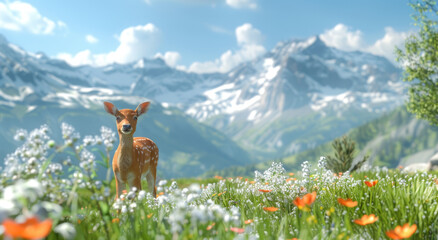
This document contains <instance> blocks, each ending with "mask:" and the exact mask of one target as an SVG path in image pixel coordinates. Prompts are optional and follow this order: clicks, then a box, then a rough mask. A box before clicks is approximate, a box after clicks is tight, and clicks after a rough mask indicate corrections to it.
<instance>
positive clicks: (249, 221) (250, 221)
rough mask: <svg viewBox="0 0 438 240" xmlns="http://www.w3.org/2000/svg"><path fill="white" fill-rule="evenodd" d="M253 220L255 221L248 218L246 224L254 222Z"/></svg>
mask: <svg viewBox="0 0 438 240" xmlns="http://www.w3.org/2000/svg"><path fill="white" fill-rule="evenodd" d="M253 222H254V220H252V219H248V220H246V221H245V224H250V223H253Z"/></svg>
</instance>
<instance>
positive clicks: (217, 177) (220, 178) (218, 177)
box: [214, 176, 224, 180]
mask: <svg viewBox="0 0 438 240" xmlns="http://www.w3.org/2000/svg"><path fill="white" fill-rule="evenodd" d="M214 178H216V179H219V180H222V179H224V178H223V177H221V176H214Z"/></svg>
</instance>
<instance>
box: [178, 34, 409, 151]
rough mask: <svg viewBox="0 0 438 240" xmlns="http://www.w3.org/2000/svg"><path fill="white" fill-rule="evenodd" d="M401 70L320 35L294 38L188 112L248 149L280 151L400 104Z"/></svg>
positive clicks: (296, 148) (238, 71)
mask: <svg viewBox="0 0 438 240" xmlns="http://www.w3.org/2000/svg"><path fill="white" fill-rule="evenodd" d="M400 73H401V70H400V69H398V68H396V67H395V66H394V65H392V64H391V63H390V62H389V61H388V60H387V59H385V58H383V57H379V56H375V55H372V54H369V53H364V52H358V51H356V52H345V51H341V50H338V49H335V48H332V47H328V46H327V45H326V44H325V43H324V42H323V41H322V40H321V39H320V38H319V37H317V36H316V37H311V38H309V39H307V40H291V41H287V42H281V43H279V44H278V45H277V46H276V47H275V48H274V49H273V50H272V51H270V52H268V53H267V54H266V55H264V56H262V57H260V58H258V59H256V60H254V61H252V62H248V63H245V64H242V65H240V66H238V67H237V68H235V69H233V70H232V71H230V72H229V73H228V74H227V76H228V79H227V81H226V82H224V83H223V84H221V85H219V86H217V87H216V88H213V89H209V90H207V91H205V92H204V93H203V96H204V97H205V98H206V100H205V101H199V102H196V103H194V104H192V105H191V106H190V107H188V108H187V110H186V112H187V113H188V114H190V115H192V116H194V117H195V118H197V119H199V120H201V121H203V122H207V123H209V124H210V125H212V126H215V127H216V128H218V129H220V130H222V131H224V132H226V133H227V134H228V135H229V136H232V137H233V138H234V139H235V140H238V141H239V142H240V143H242V144H243V145H244V146H245V147H246V148H247V149H252V150H254V151H259V150H260V149H263V151H262V152H271V153H272V154H274V156H282V154H290V153H294V152H297V151H300V150H303V149H307V148H309V147H312V146H315V145H316V144H319V143H322V142H325V141H329V140H331V139H333V138H334V137H337V136H339V135H341V134H344V133H345V132H347V131H348V130H349V129H350V128H351V127H354V126H357V125H358V124H362V123H364V122H366V121H368V120H370V119H372V118H375V117H376V116H378V115H379V114H381V113H382V112H385V111H387V110H391V109H394V108H395V107H396V106H399V105H401V104H402V103H403V101H404V98H403V92H404V89H405V84H404V83H403V82H401V81H400V79H399V78H400ZM333 118H337V120H336V121H334V120H333V121H330V122H327V121H329V120H330V119H333ZM269 156H273V155H270V154H269Z"/></svg>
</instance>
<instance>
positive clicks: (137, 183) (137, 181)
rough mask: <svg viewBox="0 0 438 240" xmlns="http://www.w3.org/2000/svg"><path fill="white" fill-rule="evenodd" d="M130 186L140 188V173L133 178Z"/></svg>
mask: <svg viewBox="0 0 438 240" xmlns="http://www.w3.org/2000/svg"><path fill="white" fill-rule="evenodd" d="M132 186H133V187H135V188H136V189H137V191H140V190H141V175H139V176H138V177H135V178H134V181H133V183H132Z"/></svg>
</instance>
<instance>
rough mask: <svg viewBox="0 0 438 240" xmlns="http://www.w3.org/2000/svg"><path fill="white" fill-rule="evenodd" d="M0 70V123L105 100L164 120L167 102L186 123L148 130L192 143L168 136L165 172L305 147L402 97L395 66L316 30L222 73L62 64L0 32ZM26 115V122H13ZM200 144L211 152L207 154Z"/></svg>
mask: <svg viewBox="0 0 438 240" xmlns="http://www.w3.org/2000/svg"><path fill="white" fill-rule="evenodd" d="M0 70H1V72H0V106H1V108H2V109H1V110H2V112H1V113H0V121H2V119H5V118H4V116H5V115H9V116H13V117H19V116H24V119H25V118H26V117H28V116H31V115H32V114H34V115H35V116H38V118H35V119H36V120H38V119H41V120H48V119H47V117H46V115H42V112H44V111H42V109H44V108H45V109H46V111H45V112H44V114H48V115H53V116H54V117H53V119H52V120H53V121H51V123H53V124H55V125H59V122H60V121H61V120H63V119H68V118H65V117H63V116H64V115H65V114H66V115H67V116H71V115H77V114H84V115H86V116H87V117H92V114H95V112H96V111H101V109H100V105H101V102H102V101H106V100H111V101H119V102H120V103H121V104H122V105H125V106H129V107H135V106H136V105H137V104H138V103H139V102H140V101H141V99H151V100H152V101H153V102H154V104H153V105H154V106H156V109H157V111H156V112H155V114H156V115H153V116H151V117H152V119H158V121H167V120H164V119H172V117H173V116H171V117H169V116H168V115H166V113H168V111H169V110H168V109H167V108H169V109H172V111H173V112H174V113H175V114H176V115H178V116H179V121H181V124H182V122H183V123H184V124H187V125H185V126H188V125H190V126H191V127H190V128H189V127H187V129H186V128H183V127H181V128H180V127H177V125H178V124H180V122H178V121H171V120H169V122H166V123H167V124H168V125H169V126H166V125H164V126H165V127H161V128H160V127H158V126H159V124H158V123H157V124H156V125H154V126H155V127H157V129H161V130H160V131H161V132H159V133H160V134H158V132H157V135H156V136H157V137H160V138H169V139H168V141H169V142H172V141H173V140H171V139H170V136H169V134H168V132H166V131H167V130H166V129H167V127H169V128H171V129H173V127H175V128H174V129H175V131H177V132H178V134H177V133H175V134H177V135H179V136H186V137H185V139H190V138H192V135H191V134H194V135H193V136H196V137H194V138H196V139H199V141H198V142H196V145H197V146H196V147H193V148H187V150H184V147H183V146H184V144H185V142H184V141H183V142H180V143H176V142H173V144H171V145H172V146H173V148H172V149H168V151H169V152H167V153H166V154H164V155H162V156H167V158H163V163H170V162H172V161H174V162H175V161H176V162H177V160H178V159H186V160H184V161H183V162H181V163H180V164H179V165H178V164H176V165H175V168H177V169H175V170H172V171H170V172H171V173H172V174H177V175H178V176H186V175H187V174H189V175H190V174H191V175H193V174H195V172H196V174H198V173H201V172H202V171H204V169H206V170H217V169H220V168H223V167H225V165H226V164H225V163H227V164H233V162H234V161H235V165H244V164H247V163H252V162H254V161H263V160H267V159H272V158H282V157H284V156H289V155H291V154H295V153H299V152H302V151H305V150H307V149H311V148H314V147H316V146H318V145H319V144H322V143H324V142H327V141H331V140H332V139H333V138H335V137H337V136H340V135H342V134H344V133H346V132H347V131H348V130H349V129H351V128H354V127H357V126H359V125H361V124H363V123H365V122H367V121H369V120H372V119H374V118H376V117H379V116H381V115H382V114H383V113H385V112H387V111H390V110H392V109H394V108H395V107H397V106H399V105H401V104H402V103H403V95H404V91H405V90H404V89H405V85H404V83H403V82H401V81H400V80H399V77H400V69H398V68H396V67H395V66H393V65H392V64H391V63H390V62H389V61H388V60H386V59H385V58H383V57H379V56H375V55H372V54H368V53H363V52H357V51H356V52H345V51H341V50H338V49H335V48H332V47H328V46H327V45H325V43H324V42H323V41H321V39H320V38H319V37H317V36H316V37H311V38H309V39H305V40H290V41H285V42H281V43H279V44H278V45H277V46H276V47H275V48H274V49H272V50H271V51H269V52H267V53H266V54H265V55H263V56H261V57H259V58H257V59H255V60H253V61H250V62H246V63H242V64H240V65H239V66H237V67H236V68H234V69H232V70H231V71H230V72H227V73H224V74H222V73H213V74H196V73H190V72H185V71H181V70H179V69H175V68H172V67H169V66H168V65H166V63H165V62H164V61H163V60H162V59H160V58H156V59H139V60H138V61H136V62H133V63H128V64H111V65H108V66H104V67H91V66H82V67H71V66H70V65H68V64H67V63H65V62H64V61H61V60H56V59H51V58H49V57H47V56H45V55H44V54H42V53H36V54H31V53H27V52H26V51H24V50H22V49H20V48H19V47H17V46H15V45H13V44H11V43H8V42H7V41H6V40H5V39H4V38H0ZM128 103H129V104H128ZM68 112H72V113H74V114H67V113H68ZM85 112H86V113H85ZM32 116H33V115H32ZM192 117H193V118H192ZM76 121H77V122H80V121H79V120H78V119H75V120H74V121H73V122H72V123H71V124H73V125H75V122H76ZM99 121H103V119H99ZM25 122H26V123H27V122H29V121H25V120H23V121H22V122H21V123H20V124H25ZM0 123H2V122H0ZM8 124H9V125H5V124H2V125H1V126H2V128H5V127H4V126H8V129H7V130H8V131H9V132H8V135H9V136H10V134H11V132H10V129H16V128H18V127H20V126H19V124H18V122H17V123H16V124H15V125H14V124H12V123H8ZM80 124H84V123H80ZM184 124H183V125H184ZM206 125H207V126H206ZM23 126H27V125H23ZM110 126H111V125H110ZM81 127H82V126H76V128H78V130H81ZM84 129H87V128H84ZM188 129H190V131H189V130H188ZM197 129H203V130H202V131H201V133H200V132H199V131H197ZM154 130H156V129H150V131H152V132H153V131H154ZM188 131H189V132H188ZM207 132H208V134H206V133H207ZM144 134H146V136H147V133H146V132H144ZM209 134H211V135H212V136H213V137H210V135H209ZM6 137H7V136H6ZM198 137H199V138H198ZM182 139H184V138H182ZM200 139H203V141H204V142H205V144H212V145H214V146H215V147H216V148H215V150H212V149H210V148H209V147H206V146H205V145H204V144H202V142H203V141H201V140H200ZM166 141H167V140H166ZM178 144H181V146H178ZM177 149H178V150H177ZM205 149H209V151H210V150H211V152H213V153H214V155H215V156H214V157H211V158H210V157H208V156H207V155H208V154H207V153H208V152H206V151H205ZM230 149H231V150H230ZM178 151H182V153H183V154H182V153H181V154H176V153H175V152H178ZM174 153H175V154H174ZM198 153H203V154H198ZM0 154H4V152H0ZM181 156H183V157H181ZM200 156H202V157H200ZM219 156H221V157H224V156H226V159H225V160H223V161H222V160H220V159H221V157H219ZM171 159H174V160H171ZM192 160H193V161H194V163H193V164H195V165H196V164H198V165H199V166H197V170H196V171H193V172H190V170H191V169H190V170H189V169H184V171H186V170H187V171H188V172H189V173H186V172H181V171H180V170H181V169H178V168H179V167H183V166H184V165H187V164H191V161H192ZM172 163H173V162H172ZM201 165H205V166H201ZM172 167H174V166H172Z"/></svg>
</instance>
